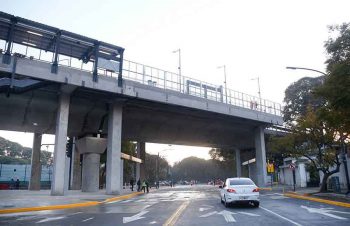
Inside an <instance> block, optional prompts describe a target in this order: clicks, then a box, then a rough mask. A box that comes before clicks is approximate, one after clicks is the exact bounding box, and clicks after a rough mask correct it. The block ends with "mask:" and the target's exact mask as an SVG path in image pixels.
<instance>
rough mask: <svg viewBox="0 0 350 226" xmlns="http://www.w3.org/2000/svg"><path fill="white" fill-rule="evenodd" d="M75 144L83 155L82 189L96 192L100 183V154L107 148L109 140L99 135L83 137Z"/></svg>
mask: <svg viewBox="0 0 350 226" xmlns="http://www.w3.org/2000/svg"><path fill="white" fill-rule="evenodd" d="M75 144H76V148H77V149H78V151H79V153H80V154H82V155H83V168H82V186H81V190H82V191H83V192H96V191H98V190H99V184H100V183H99V182H100V156H101V154H102V153H103V152H104V151H105V150H106V146H107V140H106V139H105V138H99V137H83V138H81V139H79V140H77V141H76V142H75Z"/></svg>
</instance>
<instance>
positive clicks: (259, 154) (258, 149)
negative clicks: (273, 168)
mask: <svg viewBox="0 0 350 226" xmlns="http://www.w3.org/2000/svg"><path fill="white" fill-rule="evenodd" d="M254 133H255V134H254V136H255V159H256V170H255V171H256V180H257V185H258V186H261V187H263V186H265V185H266V176H267V172H266V151H265V137H264V128H263V127H258V128H256V129H255V131H254Z"/></svg>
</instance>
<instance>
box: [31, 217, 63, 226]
mask: <svg viewBox="0 0 350 226" xmlns="http://www.w3.org/2000/svg"><path fill="white" fill-rule="evenodd" d="M63 218H65V217H64V216H63V217H47V218H45V219H43V220H40V221H38V222H36V224H39V223H45V222H49V221H55V220H61V219H63Z"/></svg>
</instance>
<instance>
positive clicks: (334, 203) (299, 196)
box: [283, 192, 350, 208]
mask: <svg viewBox="0 0 350 226" xmlns="http://www.w3.org/2000/svg"><path fill="white" fill-rule="evenodd" d="M283 195H284V196H287V197H290V198H296V199H304V200H310V201H314V202H320V203H326V204H329V205H334V206H341V207H346V208H350V203H346V202H338V201H332V200H327V199H320V198H314V197H310V196H308V195H298V194H295V193H290V192H287V193H284V194H283Z"/></svg>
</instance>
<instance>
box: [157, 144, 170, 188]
mask: <svg viewBox="0 0 350 226" xmlns="http://www.w3.org/2000/svg"><path fill="white" fill-rule="evenodd" d="M169 146H171V144H169ZM166 150H172V149H169V148H166V149H163V150H161V151H166ZM159 158H160V157H159V151H158V155H157V160H156V188H157V189H158V188H159V165H160V161H159V160H160V159H159Z"/></svg>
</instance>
